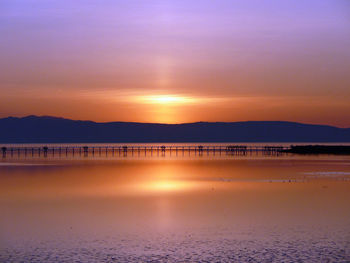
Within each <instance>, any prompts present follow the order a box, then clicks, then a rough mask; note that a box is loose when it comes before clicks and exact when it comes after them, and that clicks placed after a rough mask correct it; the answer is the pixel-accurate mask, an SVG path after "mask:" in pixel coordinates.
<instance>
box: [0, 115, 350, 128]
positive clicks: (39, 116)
mask: <svg viewBox="0 0 350 263" xmlns="http://www.w3.org/2000/svg"><path fill="white" fill-rule="evenodd" d="M29 117H35V118H52V119H62V120H70V121H81V122H93V123H100V124H108V123H139V124H156V125H157V124H158V125H183V124H195V123H246V122H281V123H282V122H284V123H297V124H303V125H316V126H328V127H335V128H338V129H350V127H339V126H335V125H330V124H320V123H306V122H299V121H287V120H245V121H194V122H181V123H161V122H140V121H94V120H83V119H71V118H67V117H57V116H52V115H34V114H31V115H25V116H20V117H18V116H12V115H9V116H7V117H1V118H0V120H1V119H8V118H14V119H25V118H29Z"/></svg>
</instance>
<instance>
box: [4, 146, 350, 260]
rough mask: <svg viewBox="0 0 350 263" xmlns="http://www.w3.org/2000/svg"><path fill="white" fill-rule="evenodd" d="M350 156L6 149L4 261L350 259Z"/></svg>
mask: <svg viewBox="0 0 350 263" xmlns="http://www.w3.org/2000/svg"><path fill="white" fill-rule="evenodd" d="M349 201H350V157H347V156H311V157H310V156H291V155H283V156H278V157H277V156H262V155H247V156H227V155H221V156H220V155H218V154H217V155H215V156H206V154H203V156H193V155H192V156H188V155H186V154H185V155H184V156H175V155H172V156H170V155H169V154H168V153H167V155H166V156H159V157H158V156H149V155H147V156H144V157H138V156H134V157H132V156H128V157H118V156H117V157H111V156H107V157H103V156H102V157H99V158H80V157H77V156H75V157H74V158H72V157H71V156H70V157H68V158H63V157H62V158H42V157H41V158H29V157H28V158H23V157H19V158H17V157H13V158H6V159H1V160H0V215H1V216H0V262H113V261H115V262H129V261H136V262H145V261H151V262H212V261H216V262H246V261H249V260H250V261H251V262H271V261H275V262H280V261H282V260H283V261H284V262H297V261H300V262H349V261H350V206H349Z"/></svg>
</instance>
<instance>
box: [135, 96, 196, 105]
mask: <svg viewBox="0 0 350 263" xmlns="http://www.w3.org/2000/svg"><path fill="white" fill-rule="evenodd" d="M136 101H137V102H139V103H146V104H162V105H175V104H189V103H195V102H198V99H195V98H193V97H185V96H179V95H147V96H138V97H137V98H136Z"/></svg>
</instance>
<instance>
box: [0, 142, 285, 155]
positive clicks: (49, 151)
mask: <svg viewBox="0 0 350 263" xmlns="http://www.w3.org/2000/svg"><path fill="white" fill-rule="evenodd" d="M289 150H290V147H283V146H261V145H259V146H251V145H250V146H245V145H225V146H223V145H183V146H182V145H173V146H169V145H140V146H137V145H121V146H100V145H99V146H30V147H29V146H3V147H1V154H2V157H3V158H5V157H55V156H83V157H94V156H96V157H98V156H128V155H131V156H134V155H138V156H141V155H142V156H147V155H150V156H153V155H157V156H159V155H163V156H164V155H165V154H166V153H168V154H170V155H173V154H174V155H180V154H182V155H184V154H185V153H186V154H189V155H191V154H192V155H193V154H194V155H199V156H200V155H204V154H207V155H209V154H212V155H222V154H226V155H247V154H253V153H262V154H265V155H277V154H282V153H284V152H288V151H289Z"/></svg>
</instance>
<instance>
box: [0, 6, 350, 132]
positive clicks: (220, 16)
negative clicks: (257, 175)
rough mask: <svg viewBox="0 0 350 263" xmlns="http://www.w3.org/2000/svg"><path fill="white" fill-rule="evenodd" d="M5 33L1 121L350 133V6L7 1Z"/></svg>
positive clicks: (0, 58)
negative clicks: (260, 124) (309, 126)
mask: <svg viewBox="0 0 350 263" xmlns="http://www.w3.org/2000/svg"><path fill="white" fill-rule="evenodd" d="M0 34H1V37H0V98H1V104H0V117H4V116H8V115H15V116H23V115H29V114H37V115H55V116H63V117H69V118H74V119H92V120H97V121H112V120H122V121H150V122H151V121H152V122H153V121H159V122H188V121H215V120H217V121H239V120H276V119H279V120H291V121H301V122H310V123H326V124H334V125H338V126H343V127H348V126H349V127H350V115H349V112H350V48H349V47H350V1H347V0H329V1H324V0H318V1H314V0H310V1H295V0H293V1H292V0H290V1H277V0H276V1H262V0H260V1H257V0H256V1H249V0H245V1H233V0H227V1H223V0H215V1H214V0H210V1H209V0H203V1H202V0H195V1H194V0H193V1H191V0H176V1H175V0H174V1H167V0H159V1H154V0H150V1H140V0H125V1H119V0H114V1H103V0H100V1H97V0H96V1H86V0H84V1H82V0H81V1H74V0H70V1H66V0H57V1H50V0H20V1H16V0H2V1H0ZM140 98H141V99H140ZM149 98H152V100H150V99H149ZM153 98H156V99H153ZM159 98H161V99H160V100H159ZM169 98H170V99H169ZM174 98H175V99H174ZM145 101H147V103H144V102H145ZM152 102H153V103H152Z"/></svg>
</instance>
